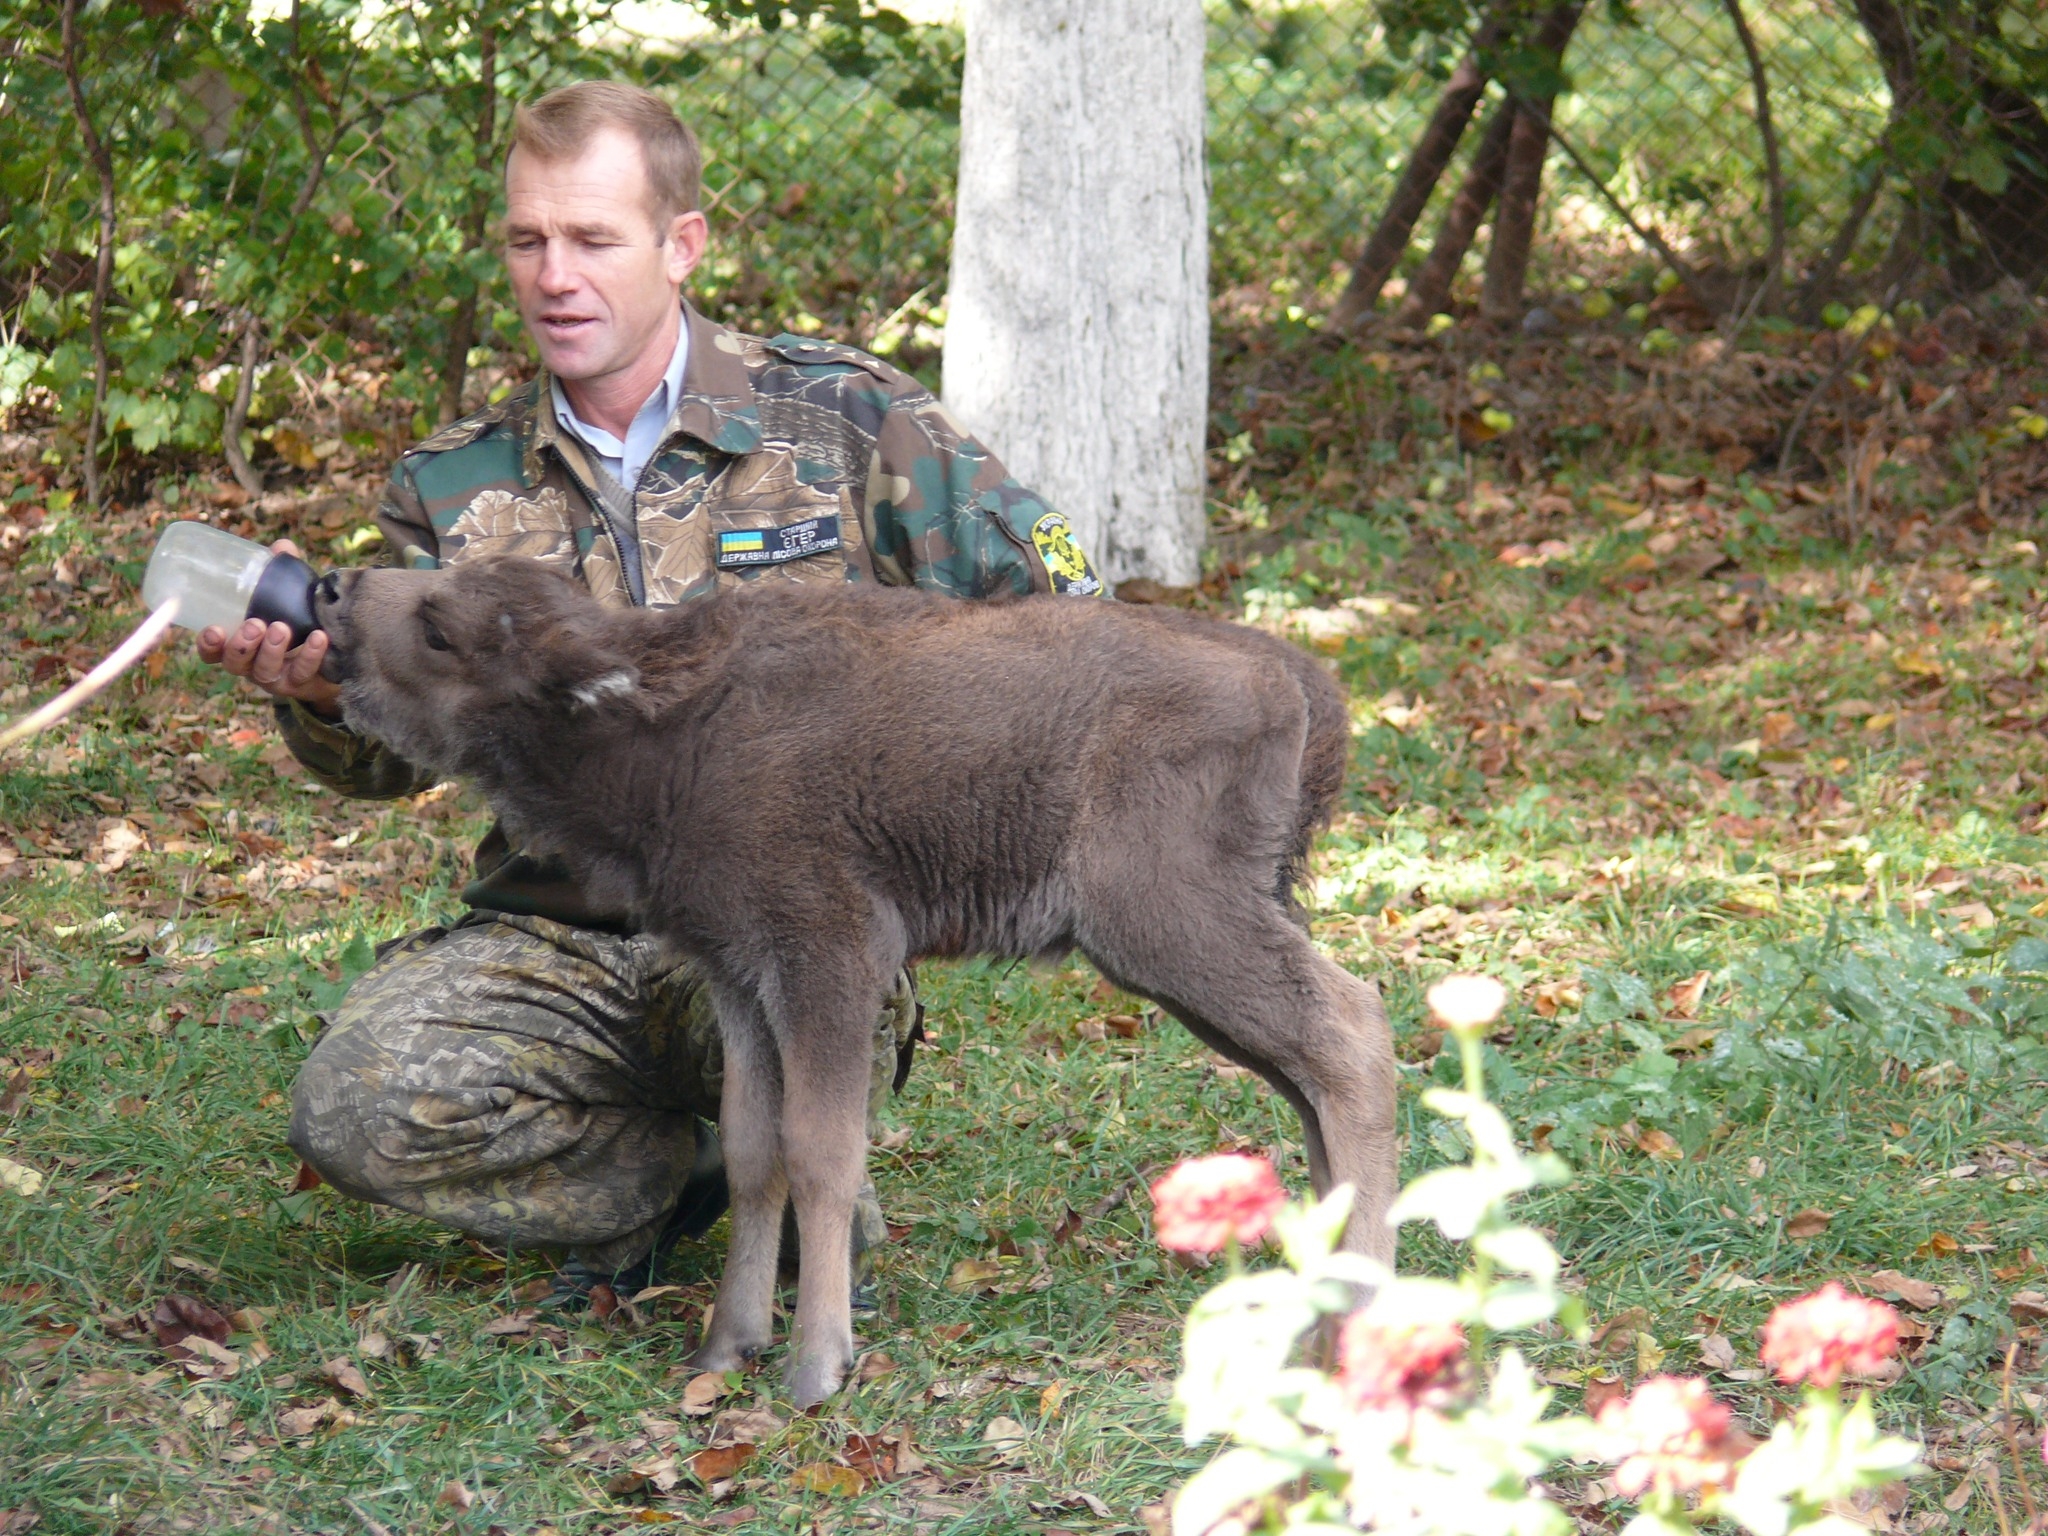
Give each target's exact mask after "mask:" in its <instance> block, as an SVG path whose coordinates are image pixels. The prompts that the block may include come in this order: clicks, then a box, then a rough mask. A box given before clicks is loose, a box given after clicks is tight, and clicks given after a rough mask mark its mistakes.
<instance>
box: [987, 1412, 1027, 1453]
mask: <svg viewBox="0 0 2048 1536" xmlns="http://www.w3.org/2000/svg"><path fill="white" fill-rule="evenodd" d="M1025 1433H1026V1431H1025V1429H1024V1426H1023V1425H1022V1424H1019V1423H1018V1422H1017V1421H1016V1420H1015V1419H1013V1418H1010V1417H1009V1416H1008V1415H1007V1414H999V1415H997V1416H996V1417H995V1418H993V1419H990V1420H989V1421H988V1428H987V1429H985V1430H983V1431H982V1432H981V1443H982V1444H983V1445H985V1446H987V1447H988V1456H989V1460H990V1461H998V1462H1001V1461H1019V1460H1021V1459H1022V1452H1023V1449H1024V1436H1025Z"/></svg>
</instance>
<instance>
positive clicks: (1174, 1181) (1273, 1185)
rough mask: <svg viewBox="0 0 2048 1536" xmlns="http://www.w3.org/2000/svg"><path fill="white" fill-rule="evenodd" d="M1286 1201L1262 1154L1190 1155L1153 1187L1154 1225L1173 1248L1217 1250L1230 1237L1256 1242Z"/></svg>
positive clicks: (1161, 1239) (1180, 1250) (1162, 1240)
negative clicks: (1246, 1155)
mask: <svg viewBox="0 0 2048 1536" xmlns="http://www.w3.org/2000/svg"><path fill="white" fill-rule="evenodd" d="M1286 1203H1287V1191H1286V1190H1284V1189H1282V1188H1281V1187H1280V1176H1279V1175H1278V1174H1277V1173H1275V1172H1274V1171H1273V1165H1272V1164H1271V1163H1269V1162H1267V1161H1266V1160H1265V1159H1264V1158H1263V1157H1245V1156H1243V1155H1242V1154H1240V1153H1236V1152H1226V1153H1220V1154H1218V1155H1217V1156H1215V1157H1191V1158H1189V1159H1187V1160H1186V1161H1185V1162H1180V1163H1176V1164H1175V1165H1174V1166H1173V1168H1172V1169H1171V1170H1170V1171H1169V1172H1168V1173H1167V1174H1166V1176H1165V1177H1164V1178H1162V1179H1160V1180H1159V1181H1158V1182H1157V1183H1155V1184H1154V1185H1153V1186H1152V1229H1153V1231H1154V1232H1156V1233H1157V1234H1158V1236H1159V1242H1160V1245H1161V1246H1162V1247H1166V1248H1171V1249H1173V1250H1174V1251H1175V1252H1176V1253H1215V1252H1217V1251H1218V1250H1219V1249H1222V1248H1224V1247H1227V1246H1228V1245H1229V1242H1230V1239H1231V1238H1232V1237H1233V1236H1234V1237H1236V1239H1237V1241H1238V1243H1239V1244H1240V1245H1241V1246H1249V1245H1250V1244H1252V1243H1256V1242H1257V1241H1258V1240H1259V1239H1260V1238H1262V1237H1264V1236H1265V1235H1266V1229H1267V1228H1268V1227H1270V1226H1271V1225H1272V1224H1273V1217H1274V1216H1275V1215H1276V1214H1278V1212H1279V1210H1280V1207H1281V1206H1283V1205H1285V1204H1286Z"/></svg>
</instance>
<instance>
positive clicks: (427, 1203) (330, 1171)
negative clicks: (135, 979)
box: [291, 912, 918, 1271]
mask: <svg viewBox="0 0 2048 1536" xmlns="http://www.w3.org/2000/svg"><path fill="white" fill-rule="evenodd" d="M658 956H659V951H658V947H657V946H656V944H655V942H654V941H653V940H652V939H648V938H646V937H642V936H635V937H625V936H621V935H617V934H610V933H602V932H598V931H594V930H591V929H585V928H572V927H569V926H567V925H565V924H562V923H557V922H552V921H550V920H548V919H547V918H542V917H518V916H512V915H509V914H503V913H494V912H476V913H472V914H471V915H470V916H469V917H467V918H465V919H464V920H463V921H462V922H460V923H458V924H457V925H456V926H455V927H454V928H452V929H446V928H429V929H427V930H425V931H424V932H421V933H416V934H413V935H411V936H410V937H408V938H405V939H401V940H399V941H398V942H397V943H395V944H392V945H390V946H387V947H386V948H385V950H384V951H383V952H382V953H381V954H380V956H379V958H378V961H377V964H376V965H375V966H374V967H373V968H372V969H371V970H369V971H368V972H366V973H365V974H364V975H363V976H362V977H360V978H359V979H358V980H357V981H356V983H355V984H354V985H353V986H351V987H350V988H349V990H348V994H347V996H346V997H345V998H343V1000H342V1003H341V1006H340V1008H339V1009H338V1010H336V1012H335V1014H334V1016H333V1019H332V1021H331V1023H330V1024H329V1026H328V1028H327V1030H326V1031H325V1033H323V1034H322V1035H321V1036H320V1038H319V1040H318V1041H317V1042H315V1044H314V1046H313V1050H312V1053H311V1054H310V1055H309V1056H308V1057H307V1059H306V1064H305V1066H304V1067H303V1068H302V1069H301V1070H300V1073H299V1078H298V1081H297V1082H296V1083H295V1084H294V1085H293V1088H292V1118H291V1144H292V1146H293V1148H294V1149H296V1150H297V1152H298V1153H299V1155H300V1156H301V1157H303V1158H304V1159H305V1160H306V1162H307V1163H309V1164H310V1165H311V1166H312V1167H313V1168H314V1169H316V1170H317V1171H318V1172H319V1173H320V1175H321V1177H323V1178H324V1179H326V1180H327V1182H328V1183H330V1184H332V1185H333V1186H334V1187H335V1188H336V1189H338V1190H340V1191H341V1192H342V1193H343V1194H346V1195H352V1196H354V1197H355V1198H357V1199H361V1200H369V1201H374V1202H377V1203H379V1204H383V1205H390V1206H395V1207H397V1208H398V1209H399V1210H403V1211H409V1212H411V1213H412V1214H414V1215H418V1216H425V1217H428V1218H430V1219H431V1220H434V1221H439V1222H444V1223H446V1224H447V1225H449V1226H451V1227H454V1228H456V1229H457V1230H459V1231H462V1232H467V1233H469V1234H471V1235H472V1236H475V1237H478V1238H481V1239H483V1240H484V1241H486V1242H490V1243H493V1244H497V1245H500V1246H505V1245H513V1246H518V1247H566V1248H569V1249H571V1250H572V1251H573V1253H574V1255H575V1257H576V1258H577V1259H578V1260H579V1261H581V1262H582V1263H584V1264H585V1265H587V1266H588V1267H590V1268H591V1269H593V1270H599V1271H610V1270H614V1269H618V1268H623V1267H624V1266H626V1265H628V1264H632V1263H635V1262H636V1261H637V1260H639V1259H640V1258H641V1257H643V1256H645V1254H646V1253H647V1252H648V1251H649V1250H650V1249H651V1248H652V1247H653V1246H654V1243H655V1239H656V1235H657V1233H658V1232H659V1231H660V1229H661V1226H662V1223H663V1220H664V1219H665V1218H666V1217H667V1215H668V1213H669V1211H670V1210H671V1209H672V1208H673V1207H674V1206H675V1204H676V1201H677V1197H678V1196H679V1195H680V1194H681V1193H682V1190H683V1187H684V1185H685V1183H686V1182H687V1181H688V1180H689V1179H690V1176H691V1173H692V1170H693V1168H694V1167H696V1165H697V1163H698V1158H699V1148H700V1146H702V1145H704V1144H705V1141H706V1139H707V1133H706V1132H705V1131H704V1130H703V1128H702V1126H701V1124H700V1122H701V1121H706V1120H710V1121H715V1120H716V1119H717V1117H718V1104H719V1093H720V1089H721V1085H722V1083H723V1079H724V1073H725V1062H724V1053H723V1050H722V1048H721V1046H720V1042H719V1036H718V1026H717V1022H716V1020H715V1019H714V1017H713V1015H712V1009H711V1003H710V999H709V997H708V996H707V989H706V988H705V987H704V986H703V984H702V980H701V977H700V976H699V974H698V973H697V971H696V970H695V968H694V967H693V966H691V965H688V964H685V965H682V966H680V967H675V968H670V969H662V968H660V963H659V958H658ZM917 1015H918V1008H917V998H916V993H915V991H914V990H913V988H912V986H911V983H910V977H909V975H908V973H905V974H904V976H902V977H901V978H900V979H899V982H898V986H897V989H896V992H895V994H894V995H893V996H892V997H891V998H890V999H889V1001H888V1003H887V1005H886V1006H885V1007H884V1008H883V1010H882V1013H881V1015H880V1016H879V1017H878V1018H877V1019H876V1021H875V1039H874V1056H873V1071H872V1076H871V1087H870V1092H869V1118H870V1126H871V1128H872V1124H873V1116H874V1111H875V1110H876V1109H878V1108H879V1107H880V1105H881V1103H882V1102H883V1100H884V1099H885V1098H886V1097H887V1096H888V1093H889V1091H890V1089H891V1087H892V1086H900V1084H901V1067H902V1066H906V1065H907V1064H908V1061H909V1051H910V1049H911V1047H912V1040H913V1035H914V1033H915V1030H916V1024H917ZM700 1171H701V1170H700ZM863 1204H864V1206H868V1207H872V1205H873V1201H872V1197H869V1198H867V1199H865V1200H864V1201H863ZM864 1214H865V1213H864ZM878 1219H879V1213H878V1212H876V1213H875V1214H874V1215H873V1216H870V1217H869V1220H870V1221H871V1222H872V1221H876V1220H878ZM857 1240H858V1239H857Z"/></svg>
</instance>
